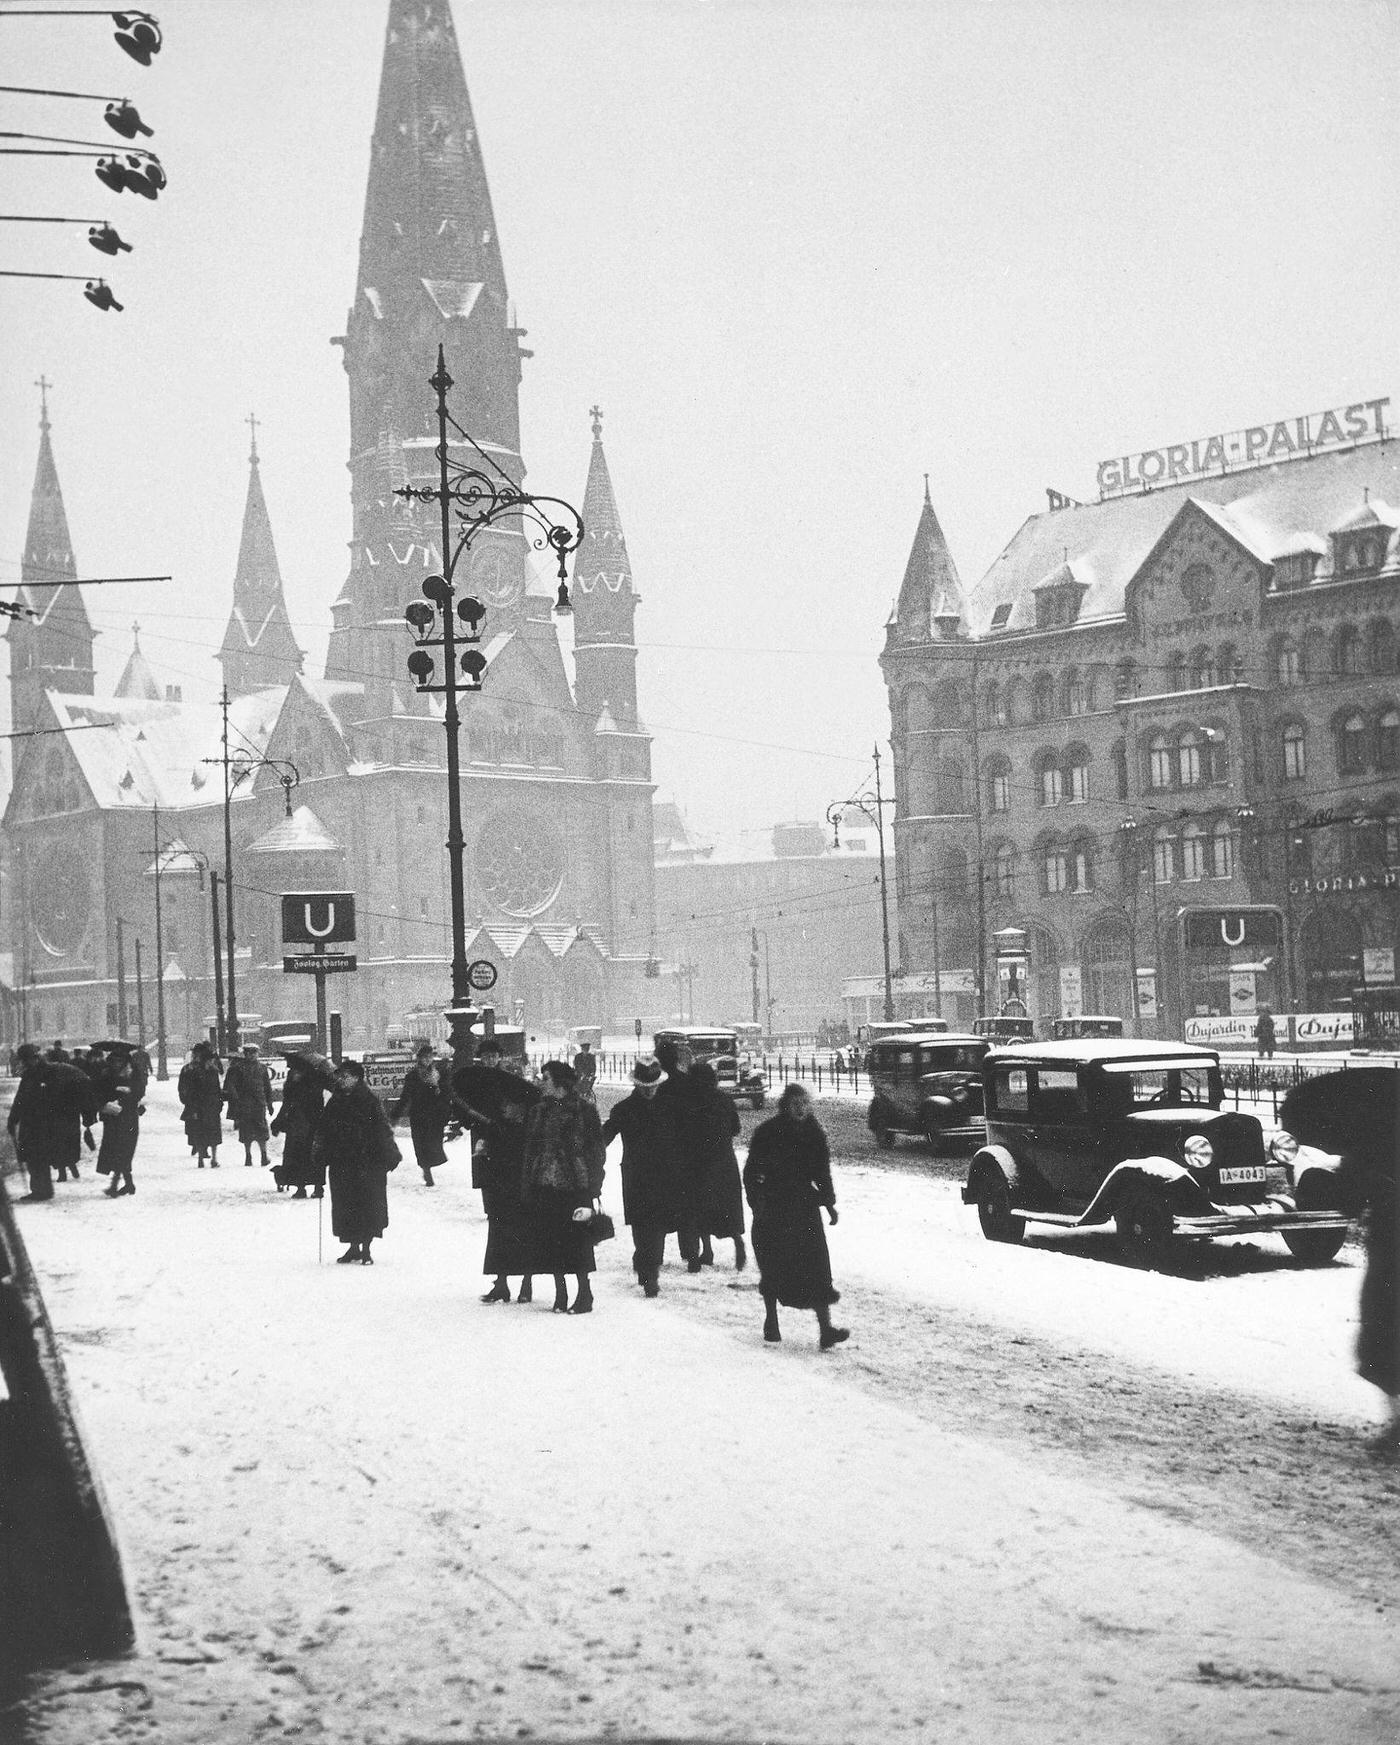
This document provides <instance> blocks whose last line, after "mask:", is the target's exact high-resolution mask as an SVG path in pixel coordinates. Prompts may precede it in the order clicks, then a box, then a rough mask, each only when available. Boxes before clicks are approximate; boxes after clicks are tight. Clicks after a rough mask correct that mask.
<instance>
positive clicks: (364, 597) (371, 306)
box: [326, 0, 526, 717]
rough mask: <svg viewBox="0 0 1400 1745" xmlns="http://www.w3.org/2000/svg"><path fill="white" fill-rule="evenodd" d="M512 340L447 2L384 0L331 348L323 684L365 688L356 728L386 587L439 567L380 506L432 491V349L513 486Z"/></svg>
mask: <svg viewBox="0 0 1400 1745" xmlns="http://www.w3.org/2000/svg"><path fill="white" fill-rule="evenodd" d="M520 339H521V330H520V329H519V328H517V327H516V325H515V321H514V316H513V313H512V311H511V308H510V303H509V298H508V294H507V291H506V276H505V267H504V265H503V263H502V258H501V246H500V239H499V237H498V235H497V232H496V218H495V213H494V212H493V210H492V206H491V194H490V190H489V188H488V187H487V183H486V169H485V164H484V162H483V159H482V153H481V142H480V139H479V137H478V135H477V130H476V120H475V117H474V116H473V114H472V106H471V99H470V97H469V96H468V94H467V82H466V76H465V74H464V72H463V70H462V57H461V52H460V50H459V48H458V43H457V35H456V31H455V30H454V28H453V23H452V14H451V11H450V9H449V7H448V4H447V0H389V19H388V28H387V31H386V33H385V39H384V59H383V64H382V69H381V73H380V84H379V106H378V109H377V111H376V115H375V123H374V136H373V139H372V140H371V143H370V168H369V183H368V187H367V189H366V193H365V214H364V228H363V230H362V232H361V236H360V258H359V268H358V274H357V279H356V287H355V301H354V304H353V306H352V307H351V309H350V312H349V315H348V316H347V318H346V327H345V332H344V334H343V336H342V337H341V338H340V339H339V340H337V341H336V343H337V344H339V345H340V346H341V347H342V350H343V357H344V363H345V371H346V374H347V376H348V377H349V386H350V491H351V501H352V505H353V528H352V537H351V563H350V574H349V577H348V578H347V580H346V583H345V587H344V589H343V591H342V593H341V597H340V599H339V600H337V601H336V603H335V607H334V615H335V625H334V628H333V630H332V632H331V641H330V650H329V654H328V657H327V662H326V671H327V675H328V676H330V677H340V678H345V679H351V680H355V681H360V682H363V684H364V686H365V694H364V699H363V703H362V705H361V708H362V713H363V714H364V715H365V716H369V717H372V716H382V715H384V714H386V713H387V712H388V711H389V709H390V708H391V699H392V696H393V691H394V686H395V685H396V684H398V683H401V681H402V679H403V631H402V620H401V613H402V610H403V605H402V600H401V599H400V598H399V595H400V594H403V596H404V598H407V597H408V594H409V593H410V592H411V591H412V588H411V586H408V587H405V588H398V587H391V585H390V581H389V578H390V577H392V578H393V579H394V582H396V583H397V582H404V583H406V584H407V583H411V582H413V581H414V580H416V579H421V574H422V572H423V571H424V570H430V569H433V568H435V567H437V566H438V565H439V564H440V563H441V561H442V558H441V554H440V553H439V552H438V550H437V543H438V539H437V525H436V516H435V513H433V512H432V511H431V510H430V509H428V508H424V507H423V506H422V505H410V504H407V503H405V502H403V501H402V500H401V499H397V498H395V496H394V494H393V493H394V490H395V488H396V487H398V486H399V485H401V484H404V483H408V482H412V483H414V484H426V483H436V477H437V475H436V460H435V457H434V454H433V443H434V440H435V436H436V425H435V423H434V420H433V403H432V396H431V394H430V392H429V388H428V378H429V377H430V376H431V375H432V373H433V366H434V363H435V361H436V353H437V347H438V345H439V344H441V345H442V346H443V349H444V352H445V355H446V360H447V370H448V374H449V375H450V376H451V377H452V379H453V387H452V391H451V395H450V405H451V411H452V416H453V418H454V419H455V420H456V421H457V423H458V424H459V425H460V426H461V427H462V429H463V430H465V431H466V432H467V433H468V434H469V435H470V436H471V438H472V440H473V441H475V442H476V443H479V444H480V445H481V447H482V449H483V450H484V451H485V452H486V453H487V454H488V455H489V457H490V459H491V461H492V462H493V463H494V465H496V466H497V467H499V468H500V469H501V470H502V471H503V472H504V473H505V474H507V475H508V476H509V477H510V478H511V479H513V480H514V481H516V482H517V483H519V482H521V480H522V479H523V477H524V466H523V463H522V461H521V458H520V411H519V386H520V360H521V358H522V356H524V355H526V354H525V353H523V352H522V350H521V346H520ZM483 549H484V547H483ZM525 560H526V548H525V542H524V540H523V538H522V537H520V536H519V535H518V534H516V535H514V536H513V537H509V538H507V539H505V540H504V541H503V542H502V547H501V550H500V553H499V554H498V556H496V557H493V559H492V562H493V564H494V565H495V566H496V567H495V569H494V571H493V577H492V589H491V590H490V591H491V593H492V595H493V596H494V599H492V600H488V604H494V601H495V600H500V601H508V600H516V599H518V598H519V595H520V594H521V593H522V592H523V589H524V585H525V581H526V561H525ZM410 568H411V575H410V574H409V573H408V572H409V570H410ZM386 590H387V592H386ZM386 602H387V608H391V609H387V608H386Z"/></svg>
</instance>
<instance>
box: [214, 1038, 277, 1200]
mask: <svg viewBox="0 0 1400 1745" xmlns="http://www.w3.org/2000/svg"><path fill="white" fill-rule="evenodd" d="M224 1101H225V1102H226V1103H227V1104H228V1118H229V1120H230V1121H232V1122H233V1125H234V1127H235V1128H236V1129H237V1132H238V1137H239V1140H240V1142H241V1143H242V1146H243V1161H244V1163H245V1164H246V1165H247V1166H248V1168H250V1169H251V1168H252V1166H253V1146H254V1144H256V1145H257V1148H258V1152H259V1154H260V1156H261V1158H262V1166H263V1168H264V1169H266V1168H267V1167H268V1164H269V1162H270V1161H271V1160H270V1159H269V1157H268V1155H267V1141H268V1133H269V1129H268V1124H267V1120H268V1116H269V1115H271V1113H272V1106H273V1105H272V1074H271V1073H270V1072H269V1071H268V1070H267V1068H266V1067H265V1066H264V1065H263V1063H262V1061H261V1060H259V1059H258V1045H257V1043H256V1042H245V1043H244V1044H243V1053H242V1054H241V1055H239V1056H237V1057H236V1058H235V1059H233V1060H231V1061H230V1062H229V1063H228V1071H227V1072H226V1073H225V1074H224Z"/></svg>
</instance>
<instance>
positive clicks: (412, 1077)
mask: <svg viewBox="0 0 1400 1745" xmlns="http://www.w3.org/2000/svg"><path fill="white" fill-rule="evenodd" d="M405 1115H407V1116H408V1131H409V1134H410V1135H411V1137H412V1139H413V1155H414V1157H415V1159H416V1160H417V1163H418V1167H419V1169H421V1170H422V1172H423V1180H424V1182H426V1184H427V1185H428V1186H429V1187H432V1186H433V1185H434V1183H433V1171H434V1170H435V1169H437V1168H439V1167H440V1166H441V1165H442V1164H444V1163H446V1162H447V1152H446V1150H445V1149H444V1147H443V1143H442V1136H443V1134H444V1133H445V1132H446V1130H447V1123H448V1121H449V1120H450V1119H451V1118H452V1092H451V1090H450V1089H449V1087H448V1083H447V1075H446V1073H445V1072H444V1071H443V1069H442V1067H441V1066H439V1065H438V1061H437V1056H436V1055H435V1053H434V1051H433V1045H432V1043H431V1042H420V1043H419V1044H418V1047H417V1048H416V1049H415V1050H414V1057H413V1065H412V1066H411V1067H410V1068H409V1069H408V1071H407V1072H406V1073H405V1074H404V1081H403V1085H402V1087H401V1089H400V1091H399V1097H398V1101H397V1102H396V1103H395V1104H394V1107H393V1109H392V1110H391V1111H390V1113H389V1119H390V1121H392V1122H395V1123H397V1122H399V1121H401V1120H402V1119H403V1118H404V1116H405Z"/></svg>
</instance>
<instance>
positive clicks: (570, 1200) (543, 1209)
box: [521, 1060, 605, 1315]
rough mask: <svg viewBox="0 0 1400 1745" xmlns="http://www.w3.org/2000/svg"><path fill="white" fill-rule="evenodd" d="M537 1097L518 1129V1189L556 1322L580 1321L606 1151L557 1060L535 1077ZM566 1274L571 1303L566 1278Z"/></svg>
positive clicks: (571, 1076) (571, 1075) (589, 1107)
mask: <svg viewBox="0 0 1400 1745" xmlns="http://www.w3.org/2000/svg"><path fill="white" fill-rule="evenodd" d="M540 1079H541V1085H542V1088H543V1090H544V1095H543V1096H542V1097H541V1098H540V1100H539V1102H538V1103H536V1104H535V1106H534V1108H533V1109H531V1111H530V1114H529V1118H528V1119H527V1120H526V1122H525V1169H524V1175H523V1178H522V1182H521V1189H522V1195H523V1198H524V1201H525V1209H526V1211H527V1212H528V1213H529V1216H530V1223H531V1229H532V1238H533V1247H534V1253H535V1267H536V1270H537V1271H539V1272H552V1273H553V1274H554V1312H555V1314H556V1315H563V1314H570V1315H586V1314H588V1313H589V1312H590V1311H591V1310H592V1308H593V1287H592V1285H591V1284H590V1282H589V1274H590V1273H591V1272H592V1271H593V1237H592V1235H591V1233H590V1231H589V1224H590V1222H591V1219H592V1213H593V1209H594V1204H595V1202H596V1201H597V1198H598V1196H599V1194H601V1193H602V1191H603V1167H604V1158H605V1149H604V1146H603V1130H602V1125H601V1123H600V1122H599V1120H598V1111H597V1109H595V1108H594V1106H593V1104H592V1103H591V1102H589V1100H588V1099H587V1098H586V1097H584V1096H582V1095H581V1094H580V1092H579V1088H578V1074H577V1073H576V1072H575V1071H574V1069H573V1068H572V1067H571V1066H570V1065H569V1064H568V1063H567V1061H563V1060H547V1061H546V1062H545V1063H544V1065H543V1067H541V1069H540ZM568 1273H573V1274H574V1277H575V1279H576V1281H577V1290H576V1291H575V1294H574V1300H573V1302H572V1303H570V1301H569V1295H568V1291H567V1289H566V1287H565V1277H566V1275H567V1274H568Z"/></svg>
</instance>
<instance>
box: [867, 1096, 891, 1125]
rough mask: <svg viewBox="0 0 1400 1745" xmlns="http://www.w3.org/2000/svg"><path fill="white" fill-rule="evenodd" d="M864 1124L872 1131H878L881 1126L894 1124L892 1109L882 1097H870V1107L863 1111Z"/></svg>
mask: <svg viewBox="0 0 1400 1745" xmlns="http://www.w3.org/2000/svg"><path fill="white" fill-rule="evenodd" d="M865 1124H866V1126H867V1127H868V1128H869V1129H870V1131H871V1132H872V1133H878V1132H879V1130H880V1129H881V1128H882V1127H890V1128H892V1127H893V1126H894V1124H895V1123H894V1110H893V1108H891V1106H890V1104H889V1103H887V1102H886V1101H885V1099H884V1098H883V1097H872V1098H871V1099H870V1107H869V1108H868V1109H867V1110H866V1112H865Z"/></svg>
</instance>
